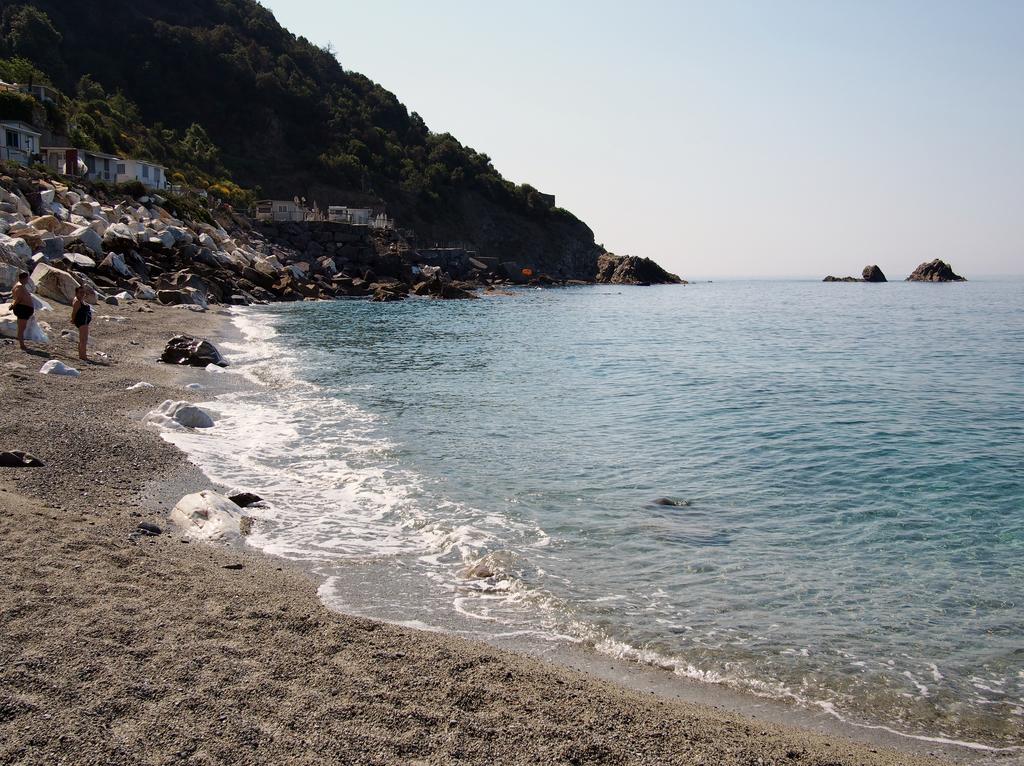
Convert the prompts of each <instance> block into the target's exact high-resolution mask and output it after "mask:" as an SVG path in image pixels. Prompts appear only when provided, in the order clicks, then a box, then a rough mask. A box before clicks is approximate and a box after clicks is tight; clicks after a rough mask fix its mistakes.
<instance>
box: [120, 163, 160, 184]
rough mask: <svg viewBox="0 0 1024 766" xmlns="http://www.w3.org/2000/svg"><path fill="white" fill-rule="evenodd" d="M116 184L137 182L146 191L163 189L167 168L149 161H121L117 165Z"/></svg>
mask: <svg viewBox="0 0 1024 766" xmlns="http://www.w3.org/2000/svg"><path fill="white" fill-rule="evenodd" d="M116 172H117V175H116V177H115V180H116V181H117V183H119V184H120V183H125V182H127V181H139V182H140V183H141V184H142V185H143V186H145V187H146V188H147V189H163V188H164V187H166V186H167V168H165V167H164V166H163V165H157V164H156V163H155V162H150V161H149V160H130V159H122V160H120V161H119V162H118V163H117V168H116Z"/></svg>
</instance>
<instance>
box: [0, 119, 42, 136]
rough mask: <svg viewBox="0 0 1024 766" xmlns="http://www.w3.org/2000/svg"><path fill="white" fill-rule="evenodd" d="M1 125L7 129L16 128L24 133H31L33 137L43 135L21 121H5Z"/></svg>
mask: <svg viewBox="0 0 1024 766" xmlns="http://www.w3.org/2000/svg"><path fill="white" fill-rule="evenodd" d="M0 125H3V126H4V127H5V128H15V129H17V130H20V131H22V132H23V133H31V134H32V135H33V136H41V135H43V134H42V133H40V132H39V131H38V130H36V129H35V128H33V127H32V126H31V125H29V124H28V123H27V122H22V121H21V120H4V121H2V122H0Z"/></svg>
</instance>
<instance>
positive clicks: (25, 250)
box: [0, 234, 33, 261]
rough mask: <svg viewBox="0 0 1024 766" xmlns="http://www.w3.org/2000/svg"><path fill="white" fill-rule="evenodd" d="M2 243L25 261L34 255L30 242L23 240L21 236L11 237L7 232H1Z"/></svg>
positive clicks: (0, 241) (0, 242)
mask: <svg viewBox="0 0 1024 766" xmlns="http://www.w3.org/2000/svg"><path fill="white" fill-rule="evenodd" d="M0 245H4V246H5V247H6V248H7V249H8V250H10V251H11V252H12V253H14V255H15V256H17V257H18V258H21V259H22V260H23V261H27V260H28V259H29V258H31V257H32V252H33V251H32V248H31V247H30V246H29V244H28V242H26V241H25V240H23V239H22V238H21V237H10V236H8V235H6V234H0Z"/></svg>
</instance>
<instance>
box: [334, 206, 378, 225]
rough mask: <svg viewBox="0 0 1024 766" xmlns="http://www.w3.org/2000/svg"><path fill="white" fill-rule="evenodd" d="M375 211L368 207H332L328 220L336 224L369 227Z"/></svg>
mask: <svg viewBox="0 0 1024 766" xmlns="http://www.w3.org/2000/svg"><path fill="white" fill-rule="evenodd" d="M372 215H373V211H372V210H370V209H369V208H366V207H341V206H340V205H331V206H329V207H328V208H327V220H329V221H334V222H335V223H354V224H356V225H358V226H369V225H370V218H371V216H372Z"/></svg>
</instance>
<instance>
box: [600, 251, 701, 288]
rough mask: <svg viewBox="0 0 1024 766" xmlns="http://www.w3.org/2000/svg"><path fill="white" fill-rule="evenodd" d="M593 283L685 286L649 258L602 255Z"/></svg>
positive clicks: (681, 281)
mask: <svg viewBox="0 0 1024 766" xmlns="http://www.w3.org/2000/svg"><path fill="white" fill-rule="evenodd" d="M594 281H596V282H601V283H604V284H613V285H685V284H686V280H684V279H680V278H679V277H678V276H676V275H675V274H670V273H669V272H667V271H665V269H663V268H661V266H659V265H658V264H657V263H655V262H654V261H652V260H651V259H650V258H640V257H639V256H636V255H615V254H613V253H603V254H602V255H600V256H598V259H597V275H596V276H595V277H594Z"/></svg>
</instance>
